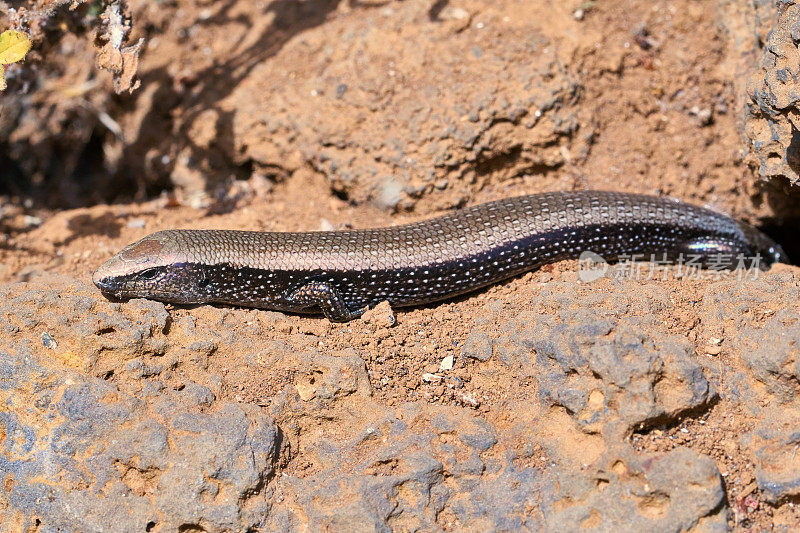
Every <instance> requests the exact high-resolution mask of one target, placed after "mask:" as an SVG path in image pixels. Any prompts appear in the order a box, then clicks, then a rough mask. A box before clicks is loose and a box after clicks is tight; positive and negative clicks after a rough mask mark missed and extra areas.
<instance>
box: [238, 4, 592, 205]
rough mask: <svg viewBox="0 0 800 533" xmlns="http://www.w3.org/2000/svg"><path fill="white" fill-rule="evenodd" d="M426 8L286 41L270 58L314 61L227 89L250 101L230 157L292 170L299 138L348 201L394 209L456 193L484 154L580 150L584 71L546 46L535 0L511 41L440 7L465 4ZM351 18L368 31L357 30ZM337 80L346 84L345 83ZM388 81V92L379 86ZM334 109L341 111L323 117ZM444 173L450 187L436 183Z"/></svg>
mask: <svg viewBox="0 0 800 533" xmlns="http://www.w3.org/2000/svg"><path fill="white" fill-rule="evenodd" d="M428 8H429V6H427V5H426V4H424V3H420V2H410V3H404V4H397V5H393V6H392V8H391V9H392V13H393V14H392V16H391V17H386V16H381V15H380V13H379V12H378V11H373V10H365V11H363V12H359V13H358V14H356V11H355V10H354V11H353V12H352V13H350V14H342V16H341V17H337V18H336V19H332V20H330V21H329V22H328V23H327V24H325V25H322V26H319V27H315V28H309V29H308V31H307V32H306V33H305V38H304V44H303V45H299V44H297V43H294V42H293V41H289V42H288V43H287V44H286V46H285V47H284V48H283V49H282V50H281V51H280V52H279V57H277V58H275V60H274V61H276V62H278V63H279V64H300V63H301V62H304V63H308V58H309V57H311V58H313V60H312V61H311V62H310V63H309V64H308V66H309V69H308V70H307V71H303V72H299V71H298V72H295V73H294V75H293V76H292V77H288V78H280V79H278V78H275V77H274V76H272V75H268V70H269V69H266V70H264V71H263V72H262V71H260V70H254V71H253V72H252V73H251V75H249V76H247V77H246V78H245V79H243V80H242V83H241V84H239V85H238V86H237V87H236V89H235V90H234V91H233V94H231V95H230V97H231V98H232V99H233V100H234V101H244V102H247V105H244V106H241V105H240V106H238V107H237V109H236V111H235V116H234V117H233V118H232V124H233V138H232V142H231V146H230V150H231V151H232V153H231V154H230V155H228V156H227V157H230V158H235V159H237V160H239V159H244V160H252V161H253V162H254V163H255V164H257V165H259V166H262V167H267V168H282V169H283V168H286V167H287V154H289V153H292V154H293V153H295V152H297V151H299V153H300V154H301V158H302V159H301V162H303V163H305V164H307V165H311V166H313V168H314V169H315V170H316V171H318V172H320V173H322V174H323V175H324V176H325V177H326V178H327V179H328V180H329V182H330V184H331V186H332V187H333V188H334V190H336V191H337V193H338V194H340V195H342V196H345V197H346V198H347V199H348V201H350V202H352V203H356V204H361V203H367V202H369V203H372V204H373V205H376V206H377V207H379V208H380V209H384V210H388V211H395V210H408V209H410V208H412V207H414V205H415V204H416V203H417V202H419V201H420V199H424V198H425V197H426V196H428V195H437V196H440V197H442V198H443V201H442V203H444V204H448V205H451V206H452V205H457V204H458V203H459V201H460V199H459V198H460V197H462V196H463V195H464V194H465V193H466V192H467V191H469V187H470V180H471V179H473V178H472V176H473V175H474V173H475V171H476V166H477V167H478V168H480V167H481V166H482V165H481V162H487V163H486V164H487V165H492V164H493V163H492V162H494V161H497V162H503V165H507V166H508V169H507V173H508V174H509V175H514V174H516V173H522V172H525V171H526V170H527V169H530V168H531V167H532V166H542V167H546V168H555V167H558V166H560V165H562V164H564V163H565V162H566V161H568V160H569V159H568V157H566V156H565V153H566V154H567V155H568V154H569V153H581V152H582V151H585V149H586V148H587V145H588V143H587V139H586V138H585V137H583V136H578V135H575V133H576V131H577V130H578V129H579V124H580V123H581V122H582V121H581V120H579V119H578V118H577V117H576V116H575V114H574V112H573V111H572V110H571V107H570V106H569V105H567V102H570V103H571V102H574V101H575V99H577V98H579V95H580V94H581V93H580V85H579V79H578V77H576V76H574V75H572V74H571V72H570V71H569V69H567V68H565V66H564V65H562V64H561V63H560V61H559V58H560V55H559V54H556V53H542V43H548V42H549V40H548V37H547V36H546V35H544V34H543V30H542V28H541V27H539V26H537V25H536V24H535V23H534V22H533V21H535V20H536V14H537V13H538V10H537V8H536V6H527V5H526V4H524V3H521V4H518V6H517V8H516V9H519V10H521V12H520V13H518V14H517V17H516V21H517V22H516V23H505V22H504V23H502V25H503V26H504V27H507V28H508V31H514V32H518V35H519V37H518V38H517V39H514V40H512V41H506V40H503V39H499V40H496V39H489V40H487V39H485V38H483V37H482V32H481V30H480V29H479V28H474V29H473V28H471V27H470V19H471V17H470V16H466V17H465V18H464V19H463V20H460V19H455V18H452V17H450V18H447V19H442V18H440V17H442V16H444V15H445V14H447V13H454V12H455V13H460V12H461V10H463V8H452V7H450V6H448V7H445V8H444V9H442V10H441V12H440V13H438V16H437V17H435V22H431V21H430V20H429V17H428V14H427V11H428ZM453 10H455V11H453ZM422 20H424V21H425V22H424V23H423V22H421V21H422ZM350 24H357V25H358V27H369V28H370V31H369V32H368V33H366V34H362V33H360V32H353V31H351V30H350V29H349V27H350V26H349V25H350ZM420 24H425V27H426V30H425V32H424V33H425V37H424V38H423V39H411V40H409V39H407V38H406V37H405V35H406V32H407V31H408V30H409V28H412V27H419V25H420ZM454 24H455V25H456V27H454V26H453V25H454ZM498 24H501V23H500V22H499V21H498ZM515 24H518V25H519V27H517V26H515ZM458 27H461V29H462V30H463V31H460V30H459V29H458ZM512 28H513V29H512ZM332 43H333V44H332ZM388 43H391V45H389V44H388ZM386 46H391V47H392V48H393V49H394V53H393V57H395V58H398V59H397V61H398V63H397V64H396V65H394V66H392V67H386V64H387V63H386V61H385V55H384V54H385V52H384V51H385V49H386ZM544 46H545V47H549V51H554V49H555V47H556V45H555V43H552V42H550V44H549V45H544ZM310 50H314V51H315V52H313V53H311V54H310V55H309V51H310ZM534 50H535V52H532V51H534ZM334 57H339V58H342V57H350V58H356V57H358V58H359V59H358V61H359V62H363V63H362V66H363V68H362V69H361V70H360V71H359V74H358V76H357V77H353V72H352V71H351V69H350V68H349V67H348V68H344V65H345V64H346V63H347V61H345V62H342V61H336V60H334V59H333V58H334ZM477 57H482V58H489V57H491V58H494V59H493V60H491V61H487V60H485V59H484V60H476V58H477ZM423 58H437V60H436V61H428V60H423ZM523 58H524V60H523ZM351 60H355V59H351ZM351 60H348V61H351ZM465 64H469V65H470V67H469V69H465V68H464V65H465ZM379 65H382V66H379ZM398 77H402V79H403V82H402V83H396V82H395V80H396V79H398ZM476 80H500V81H499V82H498V83H494V84H486V83H476ZM387 84H388V85H387ZM342 85H344V86H346V87H347V90H346V92H343V93H342V92H340V91H338V90H336V87H339V86H342ZM389 86H391V87H392V89H391V91H392V93H393V98H392V101H391V104H389V103H388V102H387V101H386V100H385V99H384V98H383V97H382V96H381V95H382V94H383V93H384V91H385V90H386V88H387V87H389ZM325 87H330V89H329V90H324V89H322V88H325ZM454 90H455V91H457V93H458V98H454V97H453V95H454V94H455V93H454V92H453V91H454ZM309 95H311V96H309ZM421 102H422V104H421ZM265 110H269V112H266V111H265ZM332 116H335V117H336V120H321V119H320V117H332ZM277 131H280V132H283V134H281V135H275V132H277ZM288 139H291V141H289V140H288ZM476 162H477V163H476ZM445 178H446V179H447V181H448V186H447V188H446V189H442V188H441V187H437V185H436V184H437V183H441V180H443V179H445Z"/></svg>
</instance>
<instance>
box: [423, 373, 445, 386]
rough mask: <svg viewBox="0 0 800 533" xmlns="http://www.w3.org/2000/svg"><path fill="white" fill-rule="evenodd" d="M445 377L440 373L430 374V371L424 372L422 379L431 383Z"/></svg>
mask: <svg viewBox="0 0 800 533" xmlns="http://www.w3.org/2000/svg"><path fill="white" fill-rule="evenodd" d="M443 379H444V377H443V376H440V375H439V374H430V373H428V372H425V373H424V374H422V381H424V382H426V383H431V382H433V381H441V380H443Z"/></svg>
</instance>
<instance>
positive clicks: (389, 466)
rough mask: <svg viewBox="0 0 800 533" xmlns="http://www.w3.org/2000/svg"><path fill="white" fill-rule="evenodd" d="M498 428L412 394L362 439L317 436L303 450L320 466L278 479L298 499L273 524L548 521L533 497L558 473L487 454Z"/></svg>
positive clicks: (517, 525) (529, 524)
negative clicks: (541, 516) (551, 474)
mask: <svg viewBox="0 0 800 533" xmlns="http://www.w3.org/2000/svg"><path fill="white" fill-rule="evenodd" d="M494 432H495V430H494V429H493V428H492V427H491V426H490V425H489V424H488V423H487V422H485V421H483V420H481V419H480V418H477V417H474V416H473V415H471V414H470V413H469V412H468V411H467V410H464V409H450V408H447V409H444V408H435V407H433V408H432V406H424V405H422V404H409V405H406V406H404V407H402V408H401V409H400V410H399V412H398V413H397V414H396V415H394V414H388V415H384V417H383V419H379V420H375V421H374V422H373V423H372V424H371V425H370V427H369V429H368V430H367V431H364V432H363V433H362V435H361V436H360V437H358V438H357V439H345V440H338V439H334V438H331V437H328V436H323V437H322V438H319V439H315V440H314V442H313V443H310V445H309V448H307V449H306V450H305V453H306V456H307V457H309V458H310V459H311V460H312V461H313V462H314V464H315V471H314V472H313V473H312V474H311V475H309V476H302V477H298V476H294V475H289V476H285V477H282V478H281V479H280V481H279V483H278V487H276V491H280V493H281V494H283V495H284V499H285V500H286V501H292V502H296V504H292V505H289V506H285V507H284V506H276V507H277V508H278V509H273V512H272V514H271V516H270V517H269V520H270V522H269V524H268V525H269V527H268V529H274V528H277V527H279V525H280V524H283V526H281V527H286V526H288V527H289V528H290V529H299V528H304V527H305V528H308V529H309V530H314V531H318V530H326V529H348V530H352V529H357V530H365V531H391V530H407V531H419V530H438V529H441V527H442V526H441V523H440V520H441V519H442V518H443V517H446V521H447V523H448V524H449V525H450V527H452V528H455V529H463V528H468V527H480V528H481V529H486V530H525V531H527V530H530V531H536V530H540V529H541V526H542V524H541V522H540V521H539V519H538V518H537V515H536V513H531V512H530V506H531V505H532V504H533V502H535V501H536V499H537V498H538V497H539V496H538V495H539V494H540V492H539V491H544V490H551V485H550V484H551V483H552V481H551V479H550V478H549V477H548V476H547V475H545V474H544V473H543V472H541V471H540V470H538V469H536V468H533V467H524V466H519V465H517V464H516V454H514V453H513V452H511V451H510V450H509V451H508V452H507V453H505V454H504V453H500V454H499V455H498V457H496V458H492V459H488V460H484V459H483V458H482V457H481V453H483V452H485V451H487V450H489V449H490V448H492V447H493V446H495V445H497V444H496V443H498V442H499V441H500V439H501V437H500V436H495V434H494ZM451 437H455V438H451ZM507 444H508V443H507V442H504V445H503V446H504V448H505V446H506V445H507Z"/></svg>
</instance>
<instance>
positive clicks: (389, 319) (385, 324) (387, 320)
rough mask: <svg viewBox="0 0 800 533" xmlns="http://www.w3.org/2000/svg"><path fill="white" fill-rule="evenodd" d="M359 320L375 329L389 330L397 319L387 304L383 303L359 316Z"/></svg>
mask: <svg viewBox="0 0 800 533" xmlns="http://www.w3.org/2000/svg"><path fill="white" fill-rule="evenodd" d="M361 320H362V321H364V322H366V323H367V324H370V325H372V326H375V327H379V328H390V327H392V326H394V325H395V324H396V323H397V317H396V316H395V314H394V310H393V309H392V307H391V306H390V305H389V302H387V301H385V300H384V301H383V302H381V303H379V304H378V305H376V306H375V307H373V308H372V309H367V311H366V312H365V313H364V314H363V315H361Z"/></svg>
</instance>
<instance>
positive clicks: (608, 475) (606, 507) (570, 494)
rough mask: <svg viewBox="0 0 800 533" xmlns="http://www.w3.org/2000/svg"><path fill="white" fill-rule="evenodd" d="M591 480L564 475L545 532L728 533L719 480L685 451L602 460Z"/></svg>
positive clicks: (707, 464)
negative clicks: (694, 530)
mask: <svg viewBox="0 0 800 533" xmlns="http://www.w3.org/2000/svg"><path fill="white" fill-rule="evenodd" d="M601 463H602V464H601V465H599V466H598V467H596V468H593V469H592V473H591V474H590V475H583V474H578V473H572V472H570V473H565V474H564V475H562V476H561V477H560V478H559V487H560V489H559V493H558V497H557V498H556V500H555V501H554V502H553V503H552V504H549V505H547V506H546V507H545V508H544V509H543V511H544V515H545V523H546V529H547V530H549V531H579V530H583V529H592V530H595V531H643V530H653V531H686V530H690V529H692V528H694V527H701V528H702V529H704V530H710V531H719V532H722V531H726V530H727V514H728V513H727V510H726V508H725V507H724V499H725V492H724V490H723V487H722V477H721V476H720V474H719V470H718V469H717V467H716V465H715V464H714V461H713V460H712V459H711V458H709V457H706V456H702V455H699V454H698V453H696V452H694V451H692V450H689V449H686V448H676V449H675V450H672V451H671V452H669V453H666V454H660V455H645V456H643V457H639V456H636V455H635V454H633V453H632V450H630V449H628V450H626V451H622V452H620V451H617V453H610V454H608V455H607V456H606V457H604V459H603V461H602V462H601Z"/></svg>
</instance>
